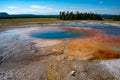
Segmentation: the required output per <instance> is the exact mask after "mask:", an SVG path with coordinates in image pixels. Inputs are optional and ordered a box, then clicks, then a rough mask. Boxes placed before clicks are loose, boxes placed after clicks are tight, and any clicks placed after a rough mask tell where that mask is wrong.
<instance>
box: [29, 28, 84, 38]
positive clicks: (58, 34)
mask: <svg viewBox="0 0 120 80" xmlns="http://www.w3.org/2000/svg"><path fill="white" fill-rule="evenodd" d="M30 35H31V37H34V38H44V39H61V38H76V37H80V36H84V35H86V34H85V33H84V32H80V31H79V32H78V31H73V30H72V31H71V30H65V29H58V28H56V29H42V30H36V31H32V32H31V33H30Z"/></svg>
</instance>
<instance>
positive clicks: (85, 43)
mask: <svg viewBox="0 0 120 80" xmlns="http://www.w3.org/2000/svg"><path fill="white" fill-rule="evenodd" d="M49 28H51V29H52V28H59V29H65V30H74V31H83V32H85V34H86V35H85V36H82V37H77V38H69V39H54V40H52V39H34V42H35V43H37V44H36V46H37V47H40V46H39V43H40V45H41V44H42V43H43V44H42V46H45V47H46V48H45V50H46V51H49V50H51V51H55V52H60V53H61V51H62V50H63V53H64V55H66V56H68V57H73V58H74V59H80V60H91V59H113V58H119V57H120V50H119V48H120V36H114V35H107V34H104V33H102V31H100V30H95V29H92V28H80V27H69V26H68V27H62V26H56V27H52V26H47V27H46V26H45V27H38V28H36V29H35V28H33V29H30V30H28V31H27V33H29V32H30V31H33V30H38V29H49ZM66 40H67V42H66ZM49 46H50V47H49ZM64 49H65V50H64Z"/></svg>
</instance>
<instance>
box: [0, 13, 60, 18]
mask: <svg viewBox="0 0 120 80" xmlns="http://www.w3.org/2000/svg"><path fill="white" fill-rule="evenodd" d="M57 17H58V15H35V14H8V13H5V12H0V18H57Z"/></svg>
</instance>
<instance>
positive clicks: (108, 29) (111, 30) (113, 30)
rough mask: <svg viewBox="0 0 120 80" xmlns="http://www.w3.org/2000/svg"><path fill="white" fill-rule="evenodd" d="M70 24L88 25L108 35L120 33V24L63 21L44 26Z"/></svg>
mask: <svg viewBox="0 0 120 80" xmlns="http://www.w3.org/2000/svg"><path fill="white" fill-rule="evenodd" d="M47 25H48V26H65V27H67V26H72V27H85V28H87V27H89V28H93V29H97V30H101V31H103V32H104V33H105V34H108V35H120V26H115V25H110V24H104V23H102V22H101V23H87V22H83V23H78V22H63V23H57V24H45V26H47Z"/></svg>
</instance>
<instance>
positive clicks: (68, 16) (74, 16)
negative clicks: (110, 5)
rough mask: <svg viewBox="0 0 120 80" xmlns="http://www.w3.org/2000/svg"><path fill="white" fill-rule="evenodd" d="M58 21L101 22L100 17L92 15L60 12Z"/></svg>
mask: <svg viewBox="0 0 120 80" xmlns="http://www.w3.org/2000/svg"><path fill="white" fill-rule="evenodd" d="M59 19H61V20H102V17H101V16H100V15H98V14H94V13H80V12H78V11H77V12H75V13H74V12H69V11H67V12H65V11H63V12H60V13H59Z"/></svg>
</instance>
